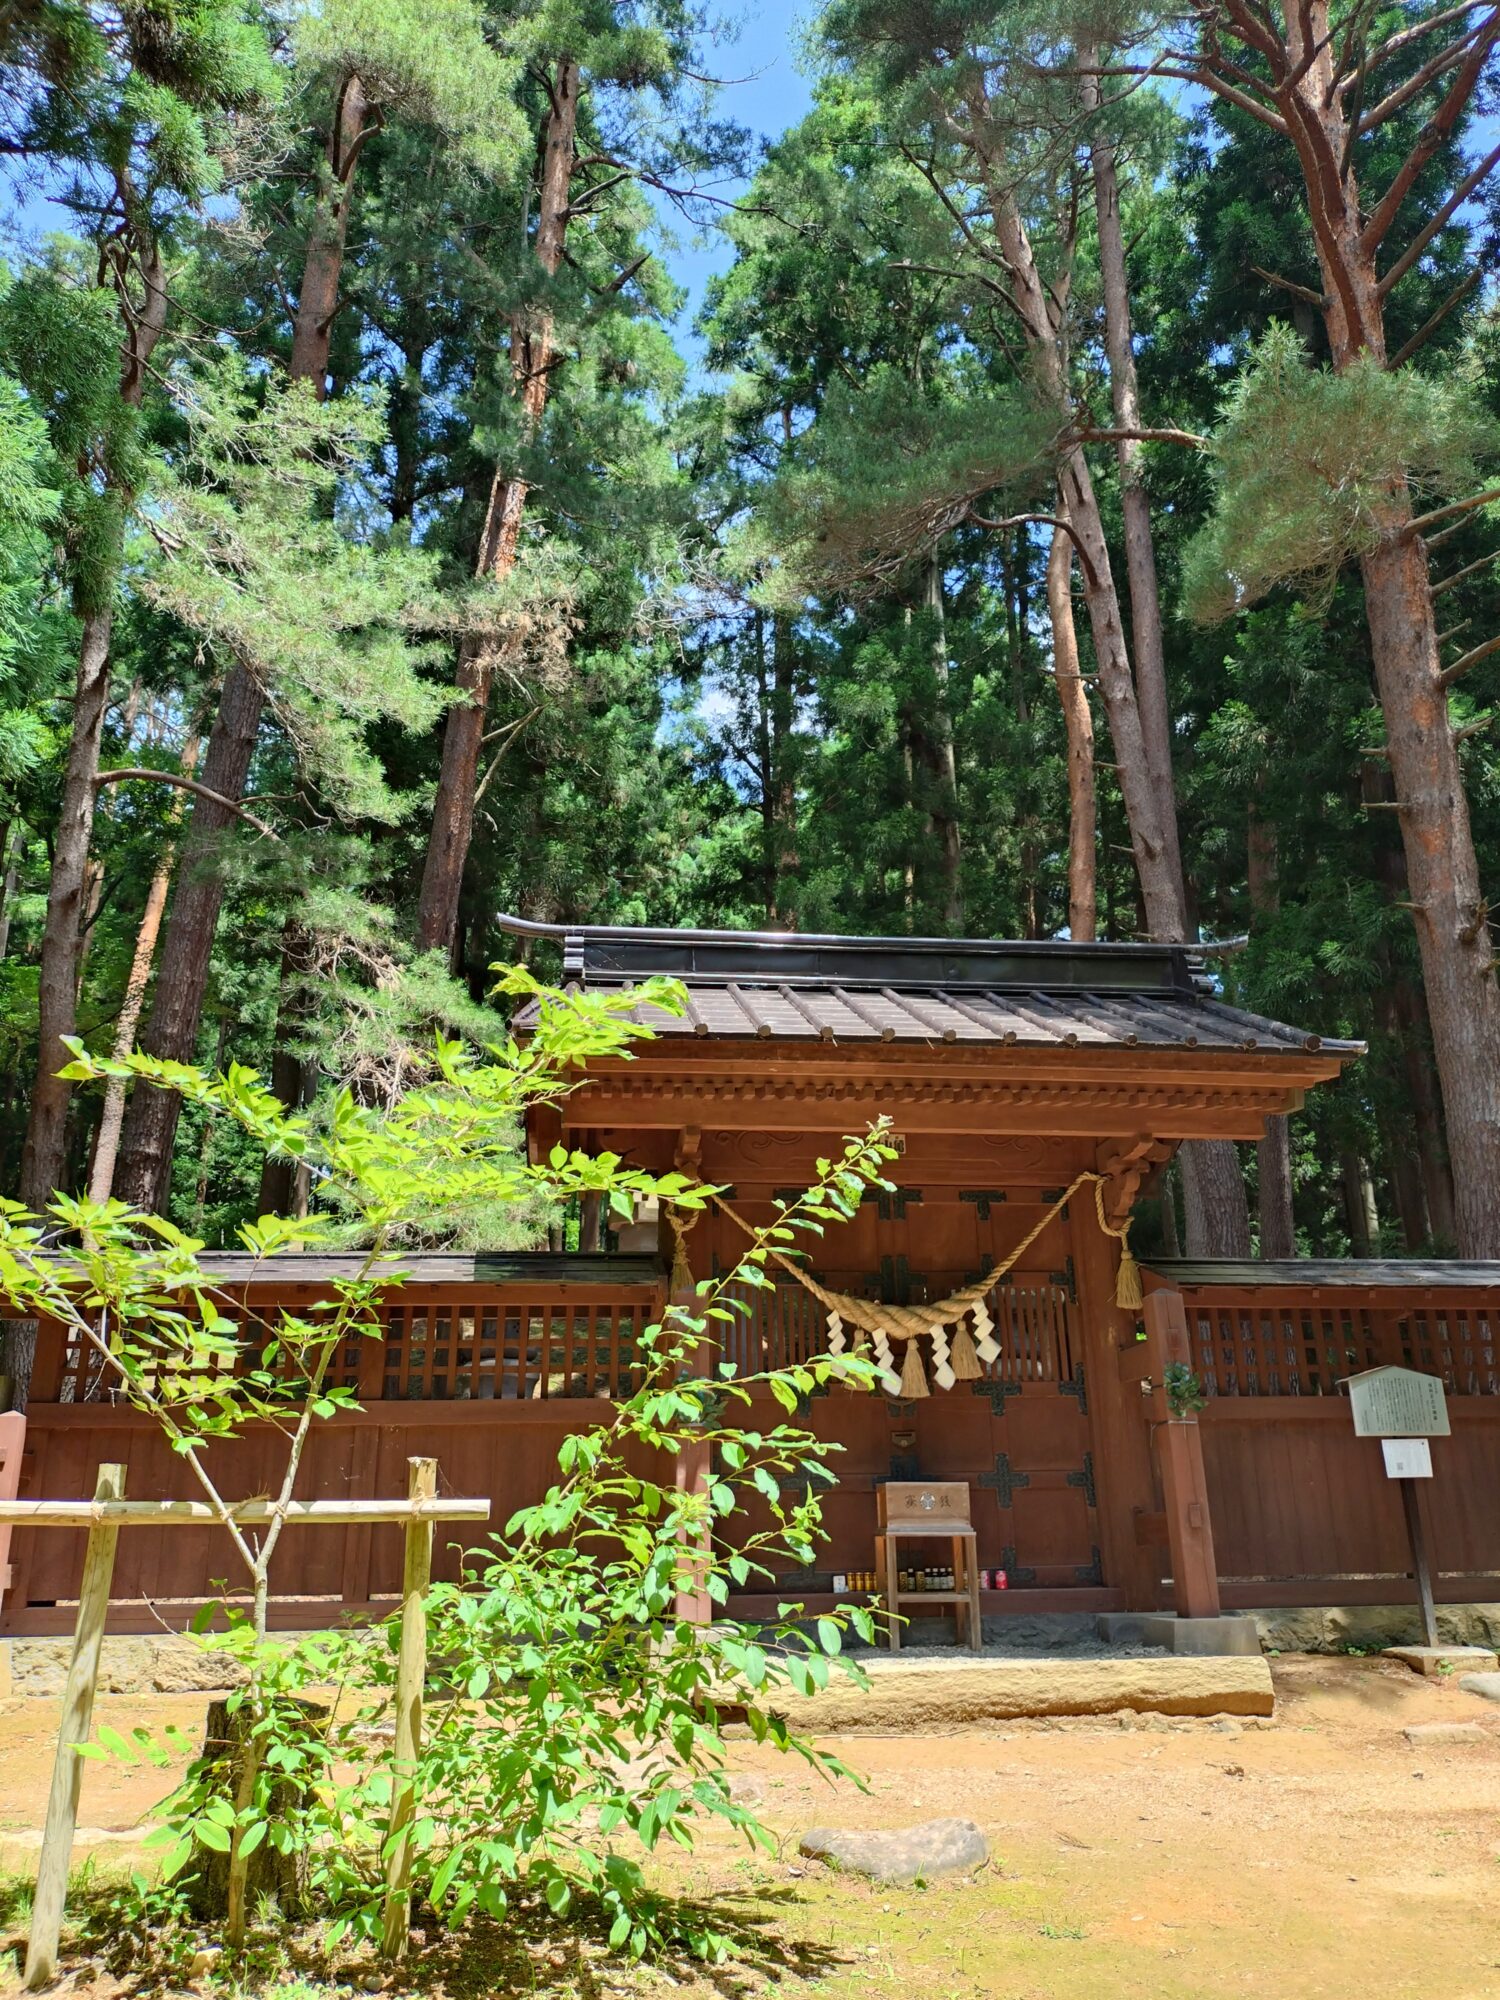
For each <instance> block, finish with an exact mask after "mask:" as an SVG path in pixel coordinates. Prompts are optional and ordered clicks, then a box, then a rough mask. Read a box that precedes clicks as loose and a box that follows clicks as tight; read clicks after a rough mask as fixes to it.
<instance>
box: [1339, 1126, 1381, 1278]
mask: <svg viewBox="0 0 1500 2000" xmlns="http://www.w3.org/2000/svg"><path fill="white" fill-rule="evenodd" d="M1339 1160H1340V1170H1341V1177H1342V1180H1343V1184H1344V1215H1345V1218H1346V1219H1347V1221H1348V1224H1349V1246H1350V1248H1351V1250H1352V1251H1353V1253H1354V1255H1355V1256H1356V1257H1373V1256H1374V1254H1375V1251H1376V1249H1377V1248H1378V1247H1379V1243H1380V1216H1379V1213H1378V1212H1377V1210H1376V1207H1375V1186H1374V1183H1373V1182H1372V1181H1371V1179H1370V1169H1369V1167H1368V1166H1367V1165H1366V1164H1365V1161H1364V1160H1363V1158H1362V1157H1361V1156H1360V1154H1359V1153H1358V1151H1357V1150H1356V1149H1355V1148H1354V1147H1352V1146H1346V1147H1345V1148H1344V1150H1343V1152H1342V1153H1341V1154H1340V1156H1339Z"/></svg>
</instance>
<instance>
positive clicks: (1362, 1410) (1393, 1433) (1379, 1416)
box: [1344, 1368, 1453, 1438]
mask: <svg viewBox="0 0 1500 2000" xmlns="http://www.w3.org/2000/svg"><path fill="white" fill-rule="evenodd" d="M1344 1387H1345V1388H1346V1389H1347V1390H1348V1391H1349V1402H1350V1404H1351V1406H1352V1407H1353V1410H1354V1435H1355V1436H1356V1437H1362V1438H1368V1437H1448V1436H1450V1435H1451V1433H1452V1429H1453V1427H1452V1425H1451V1424H1450V1423H1449V1421H1448V1397H1447V1394H1446V1392H1445V1390H1444V1388H1443V1384H1442V1382H1441V1380H1440V1379H1439V1378H1438V1377H1437V1376H1436V1375H1422V1374H1419V1373H1418V1371H1417V1370H1416V1369H1415V1368H1367V1369H1366V1370H1365V1371H1364V1373H1363V1374H1362V1375H1351V1376H1350V1377H1349V1378H1348V1380H1347V1381H1346V1382H1345V1384H1344Z"/></svg>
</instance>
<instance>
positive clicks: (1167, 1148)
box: [1098, 1132, 1177, 1228]
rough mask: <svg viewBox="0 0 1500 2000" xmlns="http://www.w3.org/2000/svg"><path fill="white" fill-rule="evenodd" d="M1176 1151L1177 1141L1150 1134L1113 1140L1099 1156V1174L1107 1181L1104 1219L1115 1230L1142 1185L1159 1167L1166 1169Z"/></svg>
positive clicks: (1102, 1149) (1139, 1134) (1130, 1207)
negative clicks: (1158, 1137)
mask: <svg viewBox="0 0 1500 2000" xmlns="http://www.w3.org/2000/svg"><path fill="white" fill-rule="evenodd" d="M1176 1150H1177V1141H1176V1140H1175V1139H1157V1138H1154V1137H1153V1136H1152V1135H1151V1134H1150V1133H1149V1132H1137V1133H1136V1134H1135V1136H1134V1137H1133V1138H1130V1139H1111V1140H1108V1141H1106V1142H1105V1144H1103V1145H1101V1146H1100V1148H1099V1153H1098V1164H1099V1171H1100V1173H1101V1174H1103V1175H1104V1176H1105V1177H1106V1178H1105V1185H1104V1190H1103V1192H1104V1216H1105V1220H1106V1221H1107V1222H1109V1223H1112V1224H1113V1225H1114V1226H1115V1227H1116V1228H1118V1227H1119V1226H1120V1224H1121V1223H1122V1222H1124V1221H1125V1220H1126V1218H1127V1217H1128V1216H1129V1214H1130V1211H1131V1209H1132V1208H1133V1207H1134V1206H1135V1203H1136V1201H1137V1199H1138V1198H1139V1196H1140V1192H1141V1185H1142V1183H1143V1182H1144V1181H1145V1180H1146V1179H1147V1178H1148V1177H1149V1176H1150V1175H1151V1174H1153V1173H1155V1172H1156V1170H1157V1168H1158V1167H1163V1166H1165V1165H1166V1163H1167V1161H1168V1160H1170V1159H1171V1157H1172V1155H1173V1154H1174V1153H1175V1152H1176Z"/></svg>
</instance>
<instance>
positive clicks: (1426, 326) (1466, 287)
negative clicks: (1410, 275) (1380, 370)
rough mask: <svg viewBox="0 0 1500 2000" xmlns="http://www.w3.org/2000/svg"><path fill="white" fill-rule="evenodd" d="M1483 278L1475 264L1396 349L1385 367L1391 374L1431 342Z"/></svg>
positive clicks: (1479, 268) (1479, 267) (1482, 268)
mask: <svg viewBox="0 0 1500 2000" xmlns="http://www.w3.org/2000/svg"><path fill="white" fill-rule="evenodd" d="M1483 276H1484V266H1483V265H1482V264H1476V265H1475V266H1474V268H1473V270H1472V271H1471V272H1470V273H1469V275H1468V277H1467V278H1465V279H1464V281H1463V283H1462V284H1461V285H1458V286H1456V287H1455V288H1454V290H1453V291H1451V292H1450V293H1449V294H1448V296H1447V298H1445V299H1444V300H1443V303H1442V304H1441V305H1440V306H1439V307H1438V309H1437V311H1436V312H1435V313H1433V314H1432V316H1431V318H1429V319H1425V320H1424V321H1423V322H1422V324H1421V325H1420V326H1419V327H1418V328H1417V330H1416V332H1415V333H1414V334H1413V335H1412V337H1411V339H1410V340H1407V341H1403V342H1402V344H1401V346H1400V347H1398V348H1397V349H1396V352H1395V354H1394V355H1393V356H1392V357H1391V359H1390V361H1389V362H1388V363H1387V364H1386V365H1387V367H1388V368H1390V370H1391V371H1392V373H1394V372H1395V370H1396V369H1398V368H1399V367H1400V366H1401V365H1402V363H1403V362H1406V361H1410V359H1411V357H1412V356H1413V355H1414V354H1416V353H1418V352H1419V351H1420V349H1422V348H1423V347H1425V346H1426V345H1427V343H1428V341H1429V340H1431V338H1432V336H1433V335H1434V334H1435V333H1436V332H1437V330H1438V328H1439V327H1440V326H1441V325H1442V323H1443V321H1444V320H1445V319H1446V318H1447V317H1448V315H1449V313H1451V312H1452V310H1453V308H1454V307H1455V306H1456V305H1461V304H1462V302H1463V301H1464V300H1465V299H1466V298H1467V297H1468V296H1469V294H1470V292H1472V291H1473V289H1474V287H1475V286H1476V285H1477V284H1478V283H1479V280H1480V279H1481V278H1482V277H1483Z"/></svg>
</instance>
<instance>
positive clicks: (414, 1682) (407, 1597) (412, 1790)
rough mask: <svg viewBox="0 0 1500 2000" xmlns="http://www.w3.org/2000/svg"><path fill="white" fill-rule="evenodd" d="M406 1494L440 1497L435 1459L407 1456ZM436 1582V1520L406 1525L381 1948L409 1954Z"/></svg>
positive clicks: (420, 1497)
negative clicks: (430, 1590)
mask: <svg viewBox="0 0 1500 2000" xmlns="http://www.w3.org/2000/svg"><path fill="white" fill-rule="evenodd" d="M407 1466H408V1468H409V1477H408V1481H407V1494H408V1497H409V1498H410V1499H411V1500H412V1501H413V1502H414V1503H415V1502H417V1501H422V1500H435V1499H436V1498H437V1460H436V1459H435V1458H411V1459H408V1460H407ZM431 1581H432V1522H431V1521H430V1520H422V1519H420V1518H415V1517H414V1518H413V1519H412V1520H410V1521H408V1522H407V1524H406V1560H405V1562H404V1564H403V1566H402V1577H401V1650H400V1653H399V1654H398V1655H397V1660H396V1748H395V1762H394V1767H393V1769H392V1773H391V1781H392V1789H391V1823H390V1832H389V1834H388V1835H387V1838H386V1862H385V1921H384V1923H383V1925H382V1928H381V1937H380V1949H381V1952H382V1953H383V1955H384V1956H385V1957H386V1958H389V1959H396V1958H404V1957H405V1956H406V1941H407V1936H408V1932H409V1929H410V1918H411V1849H412V1836H411V1826H412V1821H413V1820H414V1819H415V1817H416V1810H417V1757H418V1755H419V1753H420V1751H421V1748H422V1688H423V1684H424V1683H425V1681H426V1679H427V1587H428V1585H429V1584H430V1583H431Z"/></svg>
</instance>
